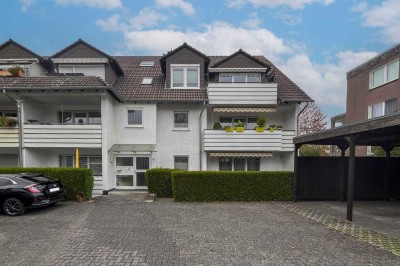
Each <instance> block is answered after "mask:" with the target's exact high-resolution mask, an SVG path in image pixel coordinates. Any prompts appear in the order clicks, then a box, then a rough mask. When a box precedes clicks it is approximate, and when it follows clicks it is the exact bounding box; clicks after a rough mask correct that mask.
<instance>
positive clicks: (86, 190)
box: [0, 167, 94, 200]
mask: <svg viewBox="0 0 400 266" xmlns="http://www.w3.org/2000/svg"><path fill="white" fill-rule="evenodd" d="M17 173H38V174H42V175H44V176H47V177H49V178H50V179H58V180H60V181H61V182H62V184H63V186H64V187H65V188H66V190H67V195H66V197H67V199H70V200H76V199H77V196H78V195H81V196H82V197H83V198H84V199H85V200H89V199H91V198H92V191H93V185H94V178H93V171H92V170H91V169H86V168H59V167H57V168H33V167H32V168H18V167H9V168H8V167H2V168H0V174H17Z"/></svg>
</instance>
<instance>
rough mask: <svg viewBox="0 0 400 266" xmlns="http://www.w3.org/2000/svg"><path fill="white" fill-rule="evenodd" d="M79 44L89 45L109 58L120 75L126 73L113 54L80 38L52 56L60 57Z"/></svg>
mask: <svg viewBox="0 0 400 266" xmlns="http://www.w3.org/2000/svg"><path fill="white" fill-rule="evenodd" d="M79 44H82V45H84V46H87V47H88V48H89V49H91V50H93V51H95V52H97V53H99V54H101V55H102V56H104V57H105V58H107V59H108V61H109V63H110V65H111V67H112V68H113V69H114V70H115V71H116V72H117V74H119V75H123V74H124V72H123V70H122V68H121V66H120V65H119V64H118V62H117V61H116V60H115V58H114V57H112V56H110V55H108V54H106V53H105V52H103V51H101V50H99V49H97V48H96V47H94V46H93V45H91V44H89V43H87V42H85V41H84V40H82V39H78V40H77V41H76V42H73V43H72V44H70V45H68V46H67V47H65V48H63V49H61V50H60V51H58V52H57V53H55V54H54V55H52V56H51V58H57V57H59V56H60V55H62V54H63V53H65V52H67V51H68V50H70V49H72V48H73V47H75V46H77V45H79Z"/></svg>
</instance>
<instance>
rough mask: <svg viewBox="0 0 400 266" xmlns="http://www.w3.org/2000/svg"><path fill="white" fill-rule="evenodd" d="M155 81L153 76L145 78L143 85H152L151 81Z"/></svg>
mask: <svg viewBox="0 0 400 266" xmlns="http://www.w3.org/2000/svg"><path fill="white" fill-rule="evenodd" d="M152 82H153V78H147V77H146V78H143V80H142V85H151V83H152Z"/></svg>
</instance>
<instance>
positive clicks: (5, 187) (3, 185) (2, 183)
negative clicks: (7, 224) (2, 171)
mask: <svg viewBox="0 0 400 266" xmlns="http://www.w3.org/2000/svg"><path fill="white" fill-rule="evenodd" d="M12 184H13V183H12V181H11V180H10V179H8V178H6V177H1V176H0V200H2V199H4V198H5V197H6V196H7V194H8V193H10V186H11V185H12Z"/></svg>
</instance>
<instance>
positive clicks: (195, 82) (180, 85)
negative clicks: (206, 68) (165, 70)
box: [171, 65, 200, 89]
mask: <svg viewBox="0 0 400 266" xmlns="http://www.w3.org/2000/svg"><path fill="white" fill-rule="evenodd" d="M199 85H200V65H171V88H174V89H185V88H191V89H194V88H196V89H197V88H199Z"/></svg>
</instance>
